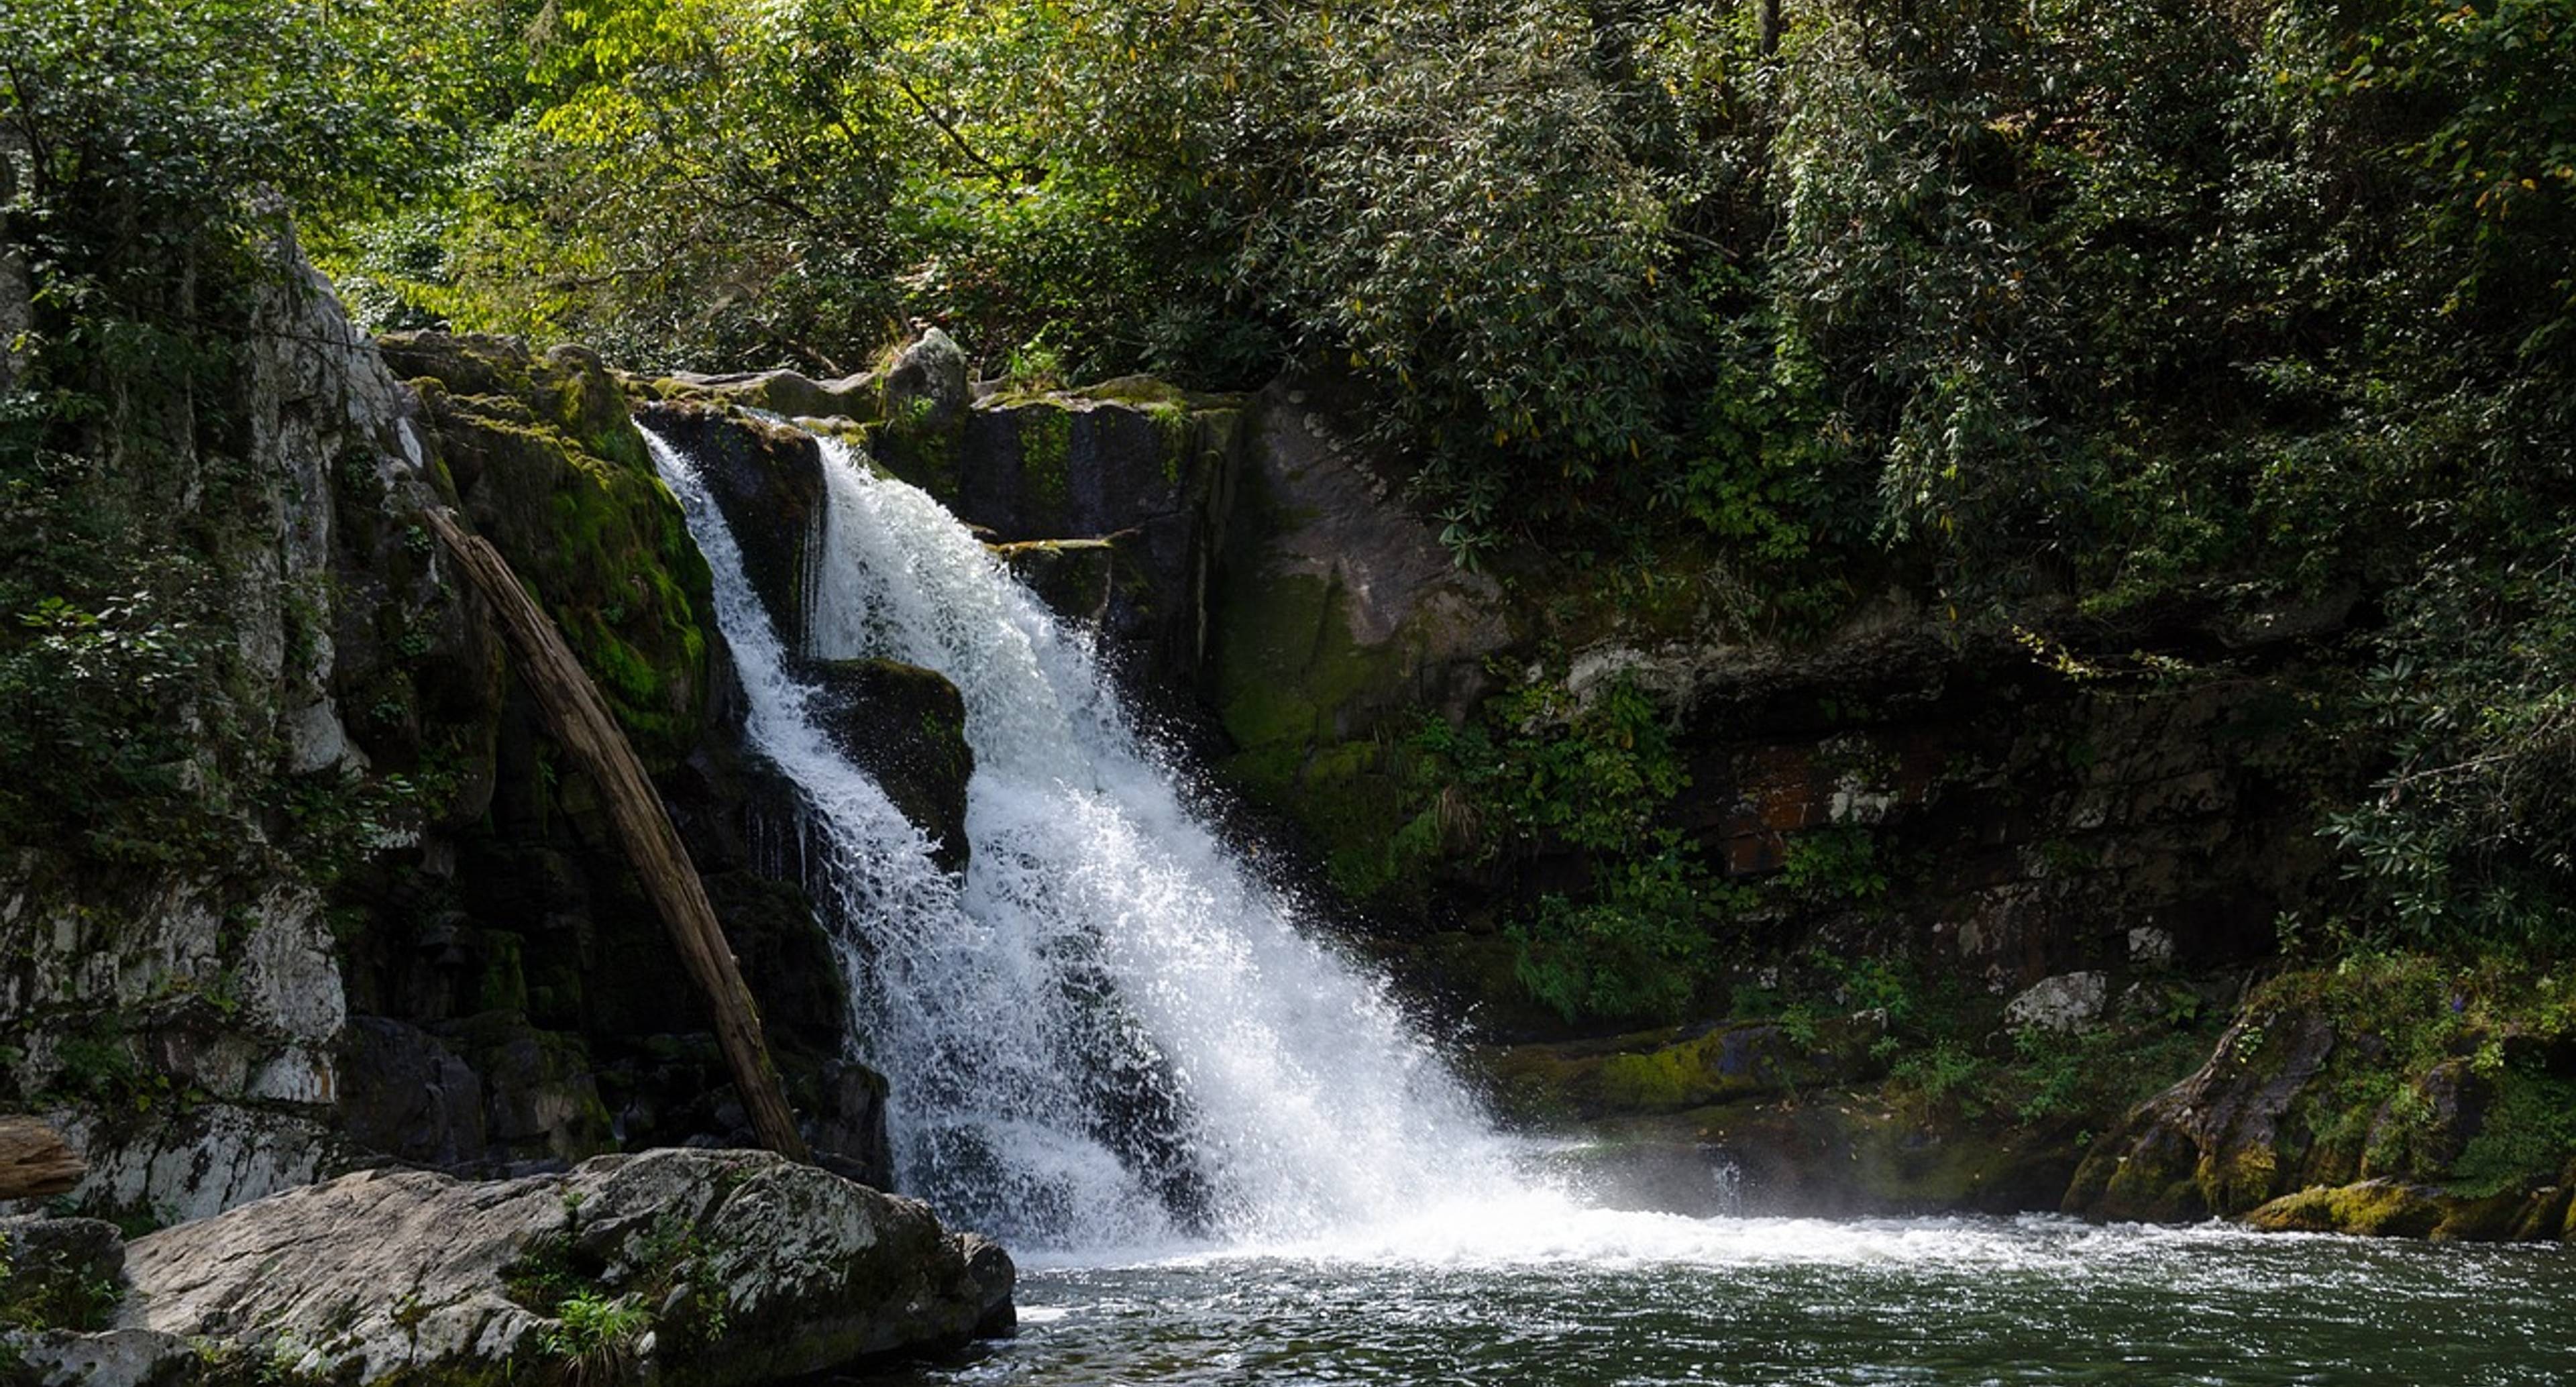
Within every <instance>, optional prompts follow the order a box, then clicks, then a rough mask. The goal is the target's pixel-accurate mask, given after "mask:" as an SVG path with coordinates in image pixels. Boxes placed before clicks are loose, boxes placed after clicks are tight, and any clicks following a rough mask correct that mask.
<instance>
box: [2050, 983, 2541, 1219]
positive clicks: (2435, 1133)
mask: <svg viewBox="0 0 2576 1387" xmlns="http://www.w3.org/2000/svg"><path fill="white" fill-rule="evenodd" d="M2554 987H2555V984H2554V983H2551V982H2548V981H2546V980H2535V979H2533V978H2531V977H2530V976H2528V975H2527V974H2525V973H2523V972H2520V971H2516V970H2512V969H2506V968H2500V967H2496V966H2493V965H2484V966H2477V967H2463V966H2461V965H2457V964H2448V963H2444V962H2442V961H2440V960H2438V959H2434V958H2431V957H2426V956H2409V955H2391V956H2380V957H2376V958H2363V959H2357V960H2354V961H2353V962H2351V963H2348V964H2347V965H2345V966H2344V967H2342V968H2339V969H2337V970H2335V971H2333V972H2331V973H2290V974H2285V975H2283V976H2281V977H2278V978H2275V979H2273V980H2272V981H2271V982H2269V983H2267V984H2266V985H2265V986H2264V987H2263V988H2261V989H2259V990H2257V991H2256V992H2255V993H2254V994H2253V995H2252V996H2251V997H2249V998H2248V1000H2247V1002H2246V1003H2245V1006H2244V1008H2243V1010H2242V1011H2241V1012H2240V1014H2239V1015H2238V1017H2237V1019H2236V1021H2235V1022H2234V1023H2233V1024H2232V1025H2231V1026H2230V1027H2229V1028H2228V1030H2227V1032H2226V1034H2225V1035H2224V1036H2223V1037H2222V1038H2221V1040H2220V1042H2219V1045H2218V1048H2217V1051H2216V1053H2215V1054H2213V1055H2212V1056H2211V1058H2210V1061H2209V1063H2208V1064H2207V1065H2205V1066H2203V1067H2202V1069H2201V1070H2200V1071H2199V1072H2198V1073H2196V1074H2194V1075H2192V1076H2191V1077H2190V1078H2189V1079H2186V1080H2185V1081H2183V1082H2182V1083H2181V1084H2178V1085H2176V1086H2175V1087H2174V1088H2173V1089H2171V1090H2169V1091H2168V1092H2166V1093H2164V1094H2161V1095H2159V1096H2157V1097H2156V1098H2154V1099H2152V1100H2150V1101H2149V1102H2147V1103H2146V1104H2144V1105H2142V1106H2141V1107H2140V1108H2139V1109H2138V1110H2137V1111H2136V1112H2134V1113H2132V1114H2131V1115H2130V1116H2129V1118H2128V1120H2127V1121H2126V1122H2125V1123H2124V1124H2123V1126H2122V1127H2121V1128H2120V1129H2119V1130H2118V1131H2115V1132H2114V1133H2112V1134H2111V1135H2110V1137H2109V1138H2108V1139H2106V1140H2105V1141H2103V1142H2102V1143H2100V1144H2099V1146H2098V1147H2097V1148H2096V1150H2095V1152H2094V1153H2093V1155H2091V1156H2090V1157H2088V1159H2087V1160H2086V1161H2085V1163H2084V1166H2083V1168H2082V1169H2081V1170H2080V1171H2079V1172H2078V1173H2077V1176H2076V1178H2075V1180H2074V1182H2073V1184H2072V1185H2071V1186H2070V1188H2069V1190H2068V1193H2067V1198H2066V1207H2067V1208H2068V1209H2069V1210H2070V1211H2073V1212H2078V1213H2085V1214H2091V1215H2095V1216H2098V1217H2109V1218H2150V1219H2174V1218H2193V1217H2206V1216H2208V1215H2211V1214H2217V1215H2222V1216H2240V1215H2241V1216H2246V1217H2248V1218H2249V1219H2251V1220H2252V1221H2254V1222H2255V1223H2256V1224H2257V1225H2258V1226H2262V1227H2277V1228H2303V1229H2330V1230H2339V1231H2348V1232H2373V1233H2399V1234H2406V1235H2409V1236H2439V1237H2444V1238H2465V1239H2495V1238H2507V1237H2557V1236H2559V1235H2560V1232H2561V1230H2562V1228H2563V1226H2564V1220H2565V1210H2566V1207H2567V1202H2568V1201H2567V1196H2566V1194H2565V1193H2564V1191H2565V1190H2566V1189H2567V1188H2569V1187H2570V1185H2571V1183H2576V1182H2571V1181H2570V1180H2569V1178H2568V1172H2569V1170H2570V1162H2571V1161H2576V1116H2571V1115H2570V1107H2569V1099H2570V1097H2571V1095H2576V1080H2571V1079H2569V1078H2568V1077H2566V1076H2565V1072H2564V1071H2565V1069H2566V1067H2567V1064H2568V1055H2567V1053H2566V1042H2565V1029H2566V1024H2567V1023H2566V1021H2565V1020H2564V1018H2563V1015H2562V1012H2563V1008H2562V1007H2561V1006H2560V1005H2559V1004H2558V1002H2557V1001H2556V999H2555V997H2554V996H2553V995H2552V994H2553V992H2554Z"/></svg>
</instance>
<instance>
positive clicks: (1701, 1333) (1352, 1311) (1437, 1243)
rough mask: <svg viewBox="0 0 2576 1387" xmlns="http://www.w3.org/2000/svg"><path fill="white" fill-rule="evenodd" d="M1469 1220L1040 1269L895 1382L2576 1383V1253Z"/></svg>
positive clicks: (1891, 1226) (1992, 1232)
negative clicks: (979, 1330)
mask: <svg viewBox="0 0 2576 1387" xmlns="http://www.w3.org/2000/svg"><path fill="white" fill-rule="evenodd" d="M1550 1213H1551V1211H1550V1210H1548V1209H1546V1208H1543V1207H1542V1208H1528V1209H1519V1210H1511V1209H1498V1210H1489V1211H1481V1216H1480V1213H1479V1212H1478V1211H1467V1212H1465V1213H1462V1214H1460V1215H1456V1216H1449V1217H1442V1218H1428V1219H1426V1220H1425V1222H1424V1224H1422V1225H1418V1226H1416V1227H1413V1228H1409V1229H1399V1230H1390V1231H1389V1232H1388V1233H1387V1234H1386V1235H1385V1236H1384V1237H1380V1238H1373V1239H1363V1240H1356V1241H1354V1240H1347V1239H1345V1240H1338V1241H1329V1242H1324V1241H1319V1242H1315V1243H1308V1244H1282V1245H1278V1246H1274V1247H1269V1248H1256V1249H1246V1250H1240V1251H1231V1252H1198V1253H1188V1254H1181V1255H1167V1256H1159V1257H1132V1258H1121V1257H1108V1258H1097V1259H1086V1260H1087V1261H1088V1262H1089V1264H1081V1263H1077V1262H1072V1261H1067V1262H1064V1263H1060V1264H1052V1265H1051V1264H1048V1263H1046V1262H1044V1261H1039V1262H1037V1264H1035V1265H1031V1266H1028V1267H1026V1268H1025V1269H1024V1270H1023V1273H1022V1277H1021V1282H1020V1297H1019V1300H1020V1305H1021V1307H1022V1318H1023V1325H1022V1328H1021V1330H1020V1333H1019V1335H1018V1336H1017V1337H1016V1338H1015V1339H1012V1340H1009V1341H1007V1342H1004V1343H1001V1344H998V1345H995V1346H993V1347H991V1348H989V1349H987V1350H985V1351H982V1352H980V1353H978V1354H977V1355H975V1356H973V1357H970V1358H967V1359H964V1360H961V1361H958V1362H954V1363H944V1364H938V1365H932V1366H929V1367H924V1368H919V1369H914V1370H911V1371H908V1372H905V1373H902V1374H899V1375H895V1376H892V1377H888V1378H885V1379H882V1381H883V1382H884V1383H886V1384H910V1385H913V1387H919V1385H920V1384H930V1383H960V1384H965V1383H975V1384H1005V1383H1104V1384H1108V1383H1136V1384H1144V1383H1189V1384H1219V1383H1224V1384H1233V1383H1403V1384H1449V1383H1457V1384H1488V1383H1532V1384H1554V1383H1562V1384H1569V1385H1570V1384H1610V1383H1620V1384H1629V1383H1635V1384H1649V1383H1653V1384H1662V1383H1695V1384H1709V1383H1714V1384H1747V1387H1782V1385H1784V1384H1835V1387H1860V1385H1861V1384H1873V1385H1874V1384H1931V1383H1938V1384H1982V1383H2137V1384H2161V1383H2212V1384H2230V1387H2256V1385H2257V1384H2288V1383H2391V1384H2412V1385H2413V1387H2488V1385H2489V1384H2493V1385H2495V1387H2501V1385H2502V1384H2526V1383H2527V1384H2557V1383H2565V1384H2576V1252H2571V1251H2570V1250H2566V1249H2560V1248H2557V1247H2502V1248H2497V1247H2465V1246H2439V1245H2430V1244H2424V1243H2414V1242H2404V1241H2394V1240H2374V1239H2353V1238H2327V1237H2306V1236H2280V1235H2262V1234H2253V1233H2246V1232H2241V1231H2237V1230H2233V1229H2227V1228H2221V1227H2217V1226H2210V1227H2203V1228H2142V1227H2134V1226H2113V1227H2100V1226H2094V1225H2088V1224H2084V1223H2079V1222H2076V1221H2073V1220H2067V1219H2059V1218H2046V1217H2030V1218H2020V1219H1971V1218H1959V1219H1919V1220H1886V1221H1861V1222H1823V1221H1815V1220H1797V1219H1706V1220H1696V1219H1681V1218H1675V1217H1670V1216H1664V1215H1648V1214H1610V1213H1604V1212H1599V1211H1574V1212H1568V1211H1563V1210H1556V1211H1553V1213H1554V1215H1555V1222H1554V1223H1553V1225H1551V1224H1550V1223H1548V1222H1547V1221H1546V1219H1547V1218H1548V1216H1549V1215H1550Z"/></svg>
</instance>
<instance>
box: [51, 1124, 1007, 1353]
mask: <svg viewBox="0 0 2576 1387" xmlns="http://www.w3.org/2000/svg"><path fill="white" fill-rule="evenodd" d="M127 1267H128V1273H129V1275H130V1277H131V1279H132V1282H133V1292H132V1294H131V1295H129V1296H128V1298H127V1300H126V1302H125V1305H124V1308H123V1310H122V1311H121V1313H120V1315H119V1318H118V1323H117V1326H116V1327H117V1329H118V1330H121V1331H126V1332H128V1333H129V1334H130V1335H131V1334H151V1335H172V1336H178V1337H180V1338H188V1337H199V1336H203V1337H208V1338H212V1339H214V1340H216V1341H218V1342H219V1343H221V1344H222V1345H224V1346H225V1348H226V1350H227V1351H229V1352H232V1353H234V1354H238V1355H248V1356H250V1357H251V1358H252V1359H253V1360H254V1361H260V1362H270V1363H278V1364H280V1365H282V1366H284V1367H287V1368H289V1369H291V1370H293V1371H294V1372H297V1373H299V1374H303V1375H306V1376H312V1377H325V1378H328V1379H330V1380H332V1381H335V1382H349V1383H369V1382H377V1381H383V1380H386V1379H389V1378H395V1377H405V1378H410V1377H415V1376H420V1377H428V1378H431V1379H446V1378H453V1379H457V1380H465V1379H468V1378H473V1379H476V1380H480V1378H482V1377H486V1376H491V1375H494V1374H496V1373H501V1372H511V1371H527V1370H538V1369H543V1368H545V1367H546V1366H547V1365H549V1364H552V1365H558V1366H570V1360H573V1359H579V1360H581V1369H582V1375H583V1379H584V1380H588V1381H618V1380H625V1381H635V1380H642V1379H645V1378H647V1377H650V1378H652V1379H654V1380H657V1381H659V1382H663V1383H671V1384H684V1383H685V1384H730V1383H750V1382H761V1381H771V1380H776V1379H780V1378H786V1377H794V1376H798V1375H802V1374H806V1373H814V1372H820V1371H824V1370H827V1369H831V1368H835V1367H838V1366H840V1365H843V1364H846V1363H849V1362H852V1361H854V1360H856V1359H860V1358H863V1357H867V1356H871V1355H878V1354H887V1353H895V1352H902V1351H908V1350H917V1349H926V1348H931V1347H935V1346H941V1345H948V1344H954V1343H957V1342H960V1341H962V1340H964V1339H966V1338H968V1337H970V1336H972V1335H975V1334H978V1333H987V1332H993V1331H995V1330H996V1329H999V1328H1004V1327H1007V1326H1008V1325H1009V1323H1010V1320H1011V1303H1010V1294H1011V1284H1012V1279H1013V1272H1012V1269H1011V1266H1010V1261H1009V1258H1008V1257H1007V1256H1006V1255H1004V1254H1003V1253H1002V1251H1001V1249H999V1248H997V1247H995V1246H993V1245H992V1244H990V1243H988V1242H986V1241H984V1240H983V1239H981V1238H975V1237H971V1236H968V1237H951V1236H949V1235H948V1234H946V1233H944V1232H943V1231H941V1229H940V1227H939V1225H938V1223H937V1221H936V1220H934V1219H933V1218H932V1217H931V1214H930V1211H929V1210H928V1209H926V1208H924V1207H923V1206H921V1205H919V1204H917V1203H914V1202H912V1201H910V1200H905V1199H898V1198H895V1197H893V1196H890V1195H884V1194H879V1193H877V1192H876V1191H874V1190H870V1189H868V1188H866V1187H864V1186H861V1185H858V1184H854V1183H852V1182H850V1181H848V1180H844V1179H842V1178H840V1177H839V1176H836V1175H833V1174H831V1173H829V1172H827V1171H823V1170H820V1169H816V1168H814V1167H812V1166H803V1165H797V1164H795V1163H793V1162H790V1161H787V1160H785V1159H783V1158H781V1157H777V1156H774V1155H770V1154H768V1153H765V1152H751V1151H694V1150H663V1151H653V1152H647V1153H645V1154H642V1155H637V1156H602V1157H599V1158H596V1159H594V1160H591V1161H588V1162H585V1163H584V1164H582V1165H581V1166H579V1167H577V1168H575V1169H574V1170H572V1171H571V1172H569V1173H566V1174H562V1175H548V1176H537V1177H531V1178H527V1179H520V1180H508V1181H496V1182H489V1183H466V1182H460V1181H457V1180H454V1179H451V1178H448V1177H446V1176H443V1175H437V1174H432V1173H428V1172H420V1171H412V1172H401V1173H392V1172H370V1173H366V1174H360V1175H351V1176H347V1177H344V1178H342V1179H338V1180H334V1181H331V1182H330V1183H327V1184H322V1185H315V1186H311V1187H308V1188H305V1189H299V1190H294V1191H290V1192H288V1193H286V1194H282V1195H278V1196H275V1197H273V1198H270V1199H265V1200H261V1201H259V1202H257V1203H254V1204H248V1205H244V1206H242V1207H240V1208H237V1209H234V1210H231V1211H230V1212H227V1213H225V1214H222V1215H220V1216H218V1217H215V1218H211V1219H206V1220H202V1221H200V1222H197V1223H192V1224H183V1225H181V1226H179V1227H176V1228H170V1229H165V1230H163V1231H161V1232H158V1233H154V1234H152V1235H150V1236H148V1237H145V1238H142V1239H140V1240H138V1241H136V1242H135V1243H134V1244H133V1245H132V1247H131V1248H130V1249H129V1251H128V1257H127ZM570 1301H578V1302H580V1303H581V1304H583V1305H585V1306H590V1307H597V1306H602V1305H615V1306H618V1307H620V1308H619V1312H618V1313H616V1314H614V1315H611V1316H608V1317H606V1318H605V1320H604V1321H603V1322H602V1323H601V1326H600V1327H593V1328H585V1327H584V1322H583V1320H582V1318H581V1317H580V1316H579V1315H578V1314H576V1315H574V1316H572V1317H571V1322H569V1323H568V1322H567V1317H566V1315H565V1314H564V1313H563V1307H564V1306H565V1304H566V1303H567V1302H570ZM143 1342H151V1341H143ZM77 1347H78V1346H77V1345H62V1346H58V1349H57V1350H49V1351H51V1352H56V1353H57V1356H58V1357H60V1358H62V1359H63V1360H64V1361H68V1360H69V1357H70V1356H71V1354H72V1352H73V1350H74V1349H75V1348H77ZM102 1351H103V1350H102Z"/></svg>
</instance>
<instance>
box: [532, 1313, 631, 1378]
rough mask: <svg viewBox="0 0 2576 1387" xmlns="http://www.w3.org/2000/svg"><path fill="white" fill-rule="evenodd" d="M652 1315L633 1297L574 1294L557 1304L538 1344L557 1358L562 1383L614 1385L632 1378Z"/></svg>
mask: <svg viewBox="0 0 2576 1387" xmlns="http://www.w3.org/2000/svg"><path fill="white" fill-rule="evenodd" d="M652 1327H653V1312H652V1311H650V1310H647V1309H645V1308H644V1306H643V1305H642V1304H640V1303H638V1301H637V1300H636V1298H635V1297H634V1296H631V1295H622V1296H614V1297H609V1296H600V1295H595V1294H588V1293H584V1294H578V1295H572V1296H568V1297H566V1298H564V1299H563V1300H562V1301H560V1302H558V1303H557V1304H556V1306H555V1322H554V1323H552V1324H550V1325H547V1326H546V1327H545V1328H543V1329H541V1330H539V1331H538V1334H537V1339H538V1344H539V1346H540V1347H541V1348H542V1349H543V1350H544V1351H545V1352H546V1353H547V1354H549V1355H551V1356H552V1357H554V1358H556V1359H558V1360H560V1362H561V1363H562V1365H563V1374H564V1378H565V1380H566V1381H569V1382H572V1383H602V1382H617V1381H622V1380H624V1379H625V1378H627V1377H629V1376H631V1375H632V1374H633V1372H634V1370H635V1363H636V1355H637V1353H638V1352H639V1351H640V1347H639V1346H640V1343H641V1341H642V1339H643V1337H644V1335H645V1332H646V1331H648V1330H650V1329H651V1328H652Z"/></svg>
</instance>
